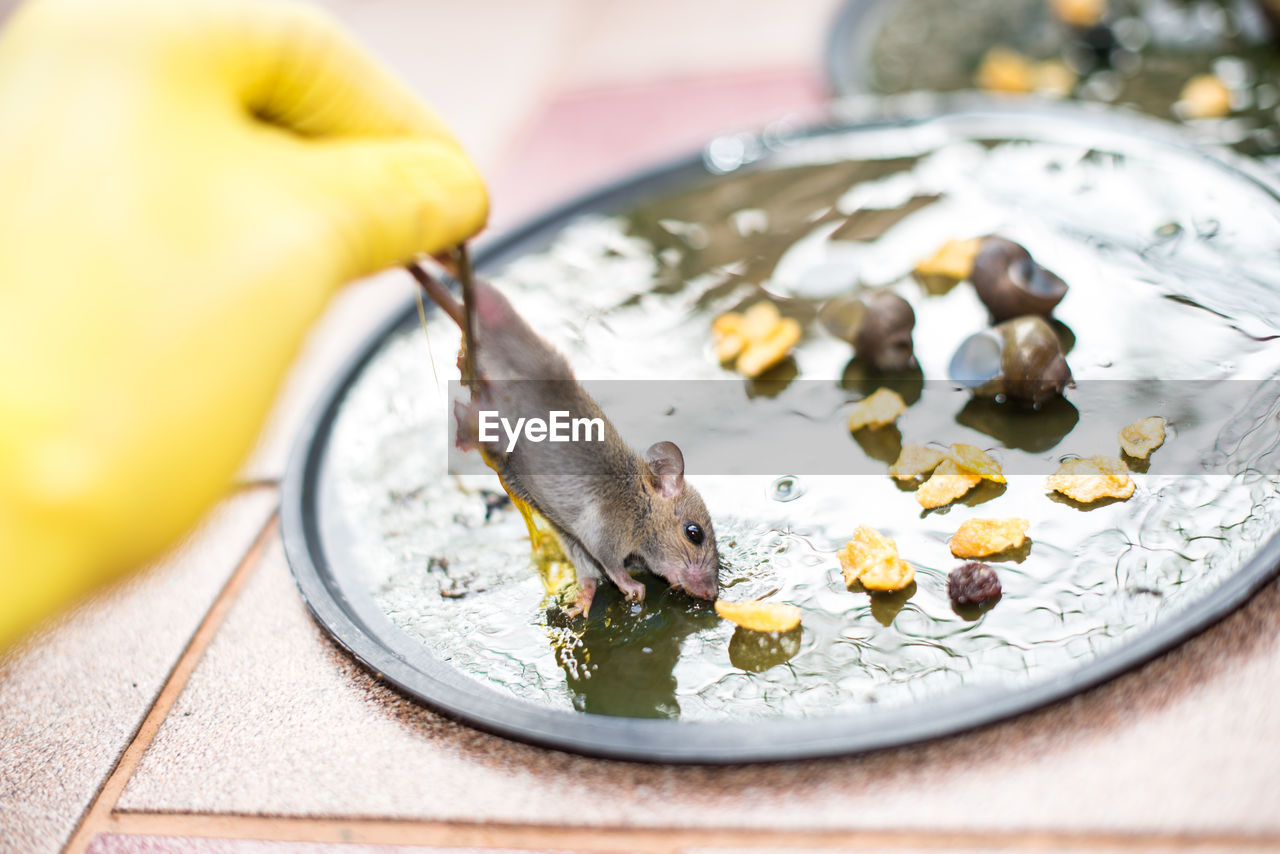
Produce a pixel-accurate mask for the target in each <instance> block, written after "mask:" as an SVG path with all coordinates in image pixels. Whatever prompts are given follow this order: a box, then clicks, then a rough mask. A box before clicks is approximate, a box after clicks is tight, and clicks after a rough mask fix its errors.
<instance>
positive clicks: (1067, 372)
mask: <svg viewBox="0 0 1280 854" xmlns="http://www.w3.org/2000/svg"><path fill="white" fill-rule="evenodd" d="M950 372H951V378H952V379H953V380H954V381H956V382H958V383H960V384H961V385H963V386H967V387H968V388H970V389H972V390H973V392H974V393H975V394H978V395H981V396H983V397H996V396H999V395H1003V396H1004V397H1006V398H1009V399H1010V400H1023V401H1029V402H1031V403H1037V404H1038V403H1043V402H1044V401H1046V400H1049V399H1050V398H1052V397H1054V396H1056V395H1059V394H1061V393H1062V390H1063V389H1064V388H1066V387H1067V385H1068V384H1069V383H1070V382H1071V369H1070V368H1069V367H1067V360H1066V357H1065V356H1063V355H1062V345H1061V343H1059V341H1058V336H1057V335H1055V334H1054V331H1053V328H1052V327H1050V326H1049V324H1048V323H1047V322H1046V321H1045V320H1044V319H1043V318H1041V317H1037V316H1035V315H1028V316H1025V317H1018V318H1014V319H1013V320H1008V321H1005V322H1004V323H1001V324H999V325H998V326H994V327H992V328H991V329H984V330H983V331H981V332H978V333H976V334H974V335H970V336H969V337H968V338H966V339H965V340H964V342H963V343H961V345H960V347H959V349H958V350H956V354H955V355H954V356H953V357H952V358H951V371H950Z"/></svg>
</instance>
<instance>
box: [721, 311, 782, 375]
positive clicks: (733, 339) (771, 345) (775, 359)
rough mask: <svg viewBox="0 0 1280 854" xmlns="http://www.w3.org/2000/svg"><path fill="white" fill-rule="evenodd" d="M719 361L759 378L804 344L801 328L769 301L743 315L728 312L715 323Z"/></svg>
mask: <svg viewBox="0 0 1280 854" xmlns="http://www.w3.org/2000/svg"><path fill="white" fill-rule="evenodd" d="M711 332H712V335H713V336H714V337H715V346H716V358H718V359H719V360H720V361H721V362H723V363H726V364H732V363H736V367H737V369H738V370H739V371H741V372H742V373H744V374H746V375H747V376H749V377H758V376H760V375H761V374H763V373H764V372H765V371H767V370H768V369H769V368H771V367H773V366H774V365H776V364H778V363H779V362H781V361H782V360H783V359H785V358H786V357H787V354H788V353H790V352H791V349H792V348H793V347H795V346H796V344H797V343H799V341H800V335H801V330H800V324H799V322H797V321H796V320H795V319H794V318H791V317H783V316H782V315H781V314H780V313H779V312H778V307H777V306H776V305H774V304H773V303H771V302H769V301H768V300H762V301H761V302H758V303H755V304H754V305H752V306H751V307H750V308H748V309H747V310H746V311H744V312H742V313H741V314H739V313H738V312H736V311H731V312H728V313H727V314H722V315H720V316H719V317H717V318H716V319H715V320H714V321H712V323H711Z"/></svg>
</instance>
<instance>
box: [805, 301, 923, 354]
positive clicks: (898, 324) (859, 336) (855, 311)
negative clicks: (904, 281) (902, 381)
mask: <svg viewBox="0 0 1280 854" xmlns="http://www.w3.org/2000/svg"><path fill="white" fill-rule="evenodd" d="M818 319H819V321H820V322H821V323H822V325H823V327H824V328H825V329H826V330H827V331H828V332H830V333H831V334H832V335H835V336H836V337H837V338H842V339H844V340H845V341H848V342H850V343H851V344H853V349H854V351H855V352H856V353H857V356H858V358H860V359H864V360H866V361H867V362H868V363H869V364H871V365H872V366H873V367H874V368H876V369H877V370H880V371H900V370H904V369H906V368H909V367H911V366H912V365H913V364H915V345H914V343H913V342H912V340H911V331H912V330H913V329H915V325H916V313H915V312H914V311H912V309H911V303H909V302H907V301H906V300H905V299H903V298H902V297H900V296H898V295H897V294H895V293H893V292H892V291H886V290H879V291H872V292H871V293H868V294H864V295H863V296H861V297H837V298H836V299H833V300H829V301H828V302H827V303H826V304H825V305H823V307H822V309H821V311H820V312H819V314H818Z"/></svg>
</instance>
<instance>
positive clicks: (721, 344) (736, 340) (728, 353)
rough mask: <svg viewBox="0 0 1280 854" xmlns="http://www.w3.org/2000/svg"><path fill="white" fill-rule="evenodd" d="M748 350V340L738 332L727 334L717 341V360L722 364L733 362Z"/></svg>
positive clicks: (719, 337)
mask: <svg viewBox="0 0 1280 854" xmlns="http://www.w3.org/2000/svg"><path fill="white" fill-rule="evenodd" d="M746 348H747V339H746V338H743V337H742V336H741V335H739V334H738V333H737V332H727V333H725V334H724V335H721V336H718V337H717V339H716V358H717V359H719V360H720V361H721V362H732V361H734V360H735V359H737V358H738V356H739V355H741V353H742V351H743V350H745V349H746Z"/></svg>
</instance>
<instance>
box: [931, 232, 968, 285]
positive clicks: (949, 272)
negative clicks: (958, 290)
mask: <svg viewBox="0 0 1280 854" xmlns="http://www.w3.org/2000/svg"><path fill="white" fill-rule="evenodd" d="M981 245H982V238H981V237H972V238H969V239H968V240H948V241H947V242H946V243H944V244H942V245H941V246H939V247H938V251H937V252H935V253H933V254H932V255H930V256H929V257H928V258H925V259H924V260H923V261H921V262H920V263H918V264H916V273H917V275H920V276H925V277H931V276H938V277H941V278H944V279H954V280H955V281H960V280H961V279H967V278H969V275H970V274H971V273H972V272H973V259H974V258H976V257H978V249H979V248H980V247H981Z"/></svg>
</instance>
